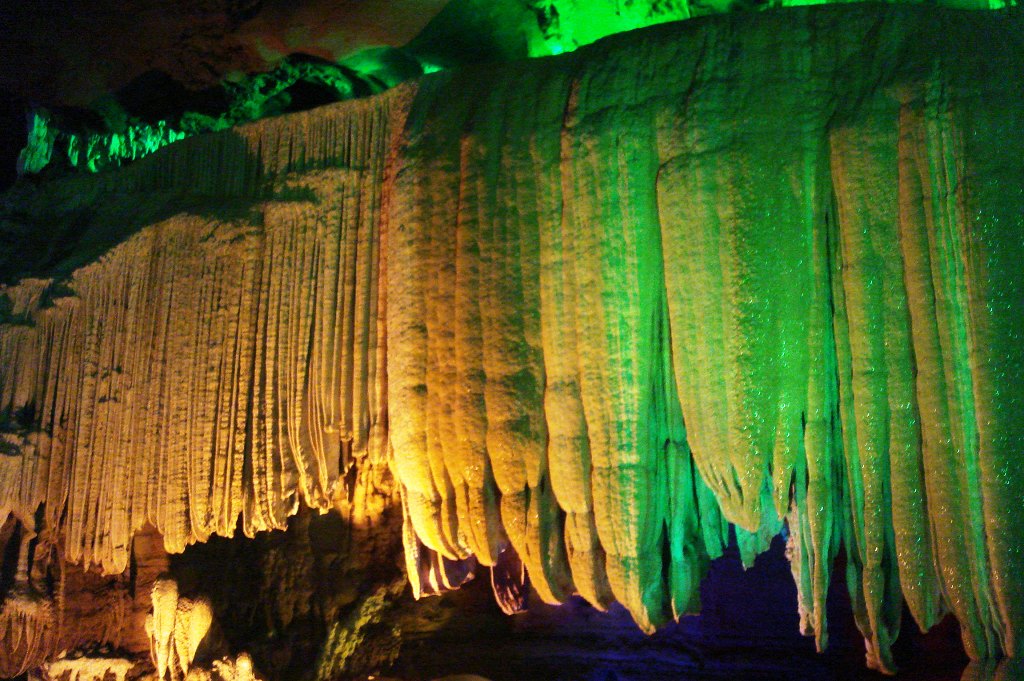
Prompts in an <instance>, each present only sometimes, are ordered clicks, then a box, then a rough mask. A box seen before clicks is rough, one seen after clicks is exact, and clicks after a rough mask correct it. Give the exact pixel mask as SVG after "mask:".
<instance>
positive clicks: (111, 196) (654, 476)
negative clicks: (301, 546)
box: [0, 7, 1024, 670]
mask: <svg viewBox="0 0 1024 681" xmlns="http://www.w3.org/2000/svg"><path fill="white" fill-rule="evenodd" d="M1022 29H1024V17H1022V15H1021V14H1020V13H1019V12H1016V11H1009V12H996V13H971V12H955V11H950V10H935V9H931V10H925V9H924V8H920V9H919V8H904V7H843V8H823V9H813V10H812V9H793V10H787V11H784V12H773V13H765V14H758V15H728V16H722V17H717V18H714V20H702V21H699V22H689V23H686V24H671V25H664V26H660V27H655V28H652V29H648V30H645V31H642V32H636V33H632V34H627V35H623V36H618V37H615V38H612V39H609V40H605V41H602V42H600V43H598V44H596V45H594V46H593V47H591V48H586V49H582V50H580V51H578V52H575V53H572V54H569V55H563V56H562V57H558V58H549V59H542V60H533V61H524V62H516V63H512V64H509V65H506V66H503V67H500V68H498V67H475V68H470V69H465V70H461V71H453V72H441V73H437V74H433V75H430V76H427V77H424V78H423V79H421V80H420V81H419V82H417V83H413V84H407V85H403V86H400V87H398V88H395V89H393V90H390V91H389V92H387V93H385V94H383V95H380V96H377V97H373V98H369V99H365V100H360V101H356V102H351V103H347V104H341V105H335V106H330V107H325V108H321V109H316V110H313V111H310V112H306V113H301V114H296V115H292V116H287V117H281V118H276V119H270V120H267V121H263V122H260V123H257V124H253V125H250V126H244V127H240V128H237V129H234V130H232V131H228V132H226V133H221V134H217V135H208V136H202V137H196V138H191V139H189V140H185V141H183V142H180V143H178V144H175V145H172V146H170V147H168V148H167V149H166V150H164V151H161V152H160V153H157V154H154V155H153V156H152V157H150V158H147V159H145V160H143V161H141V162H138V163H136V164H134V165H132V166H130V167H128V168H125V169H122V170H119V171H117V172H111V173H104V174H100V175H97V176H93V177H77V178H70V179H68V180H66V181H63V182H62V183H58V184H52V185H49V186H42V187H40V188H38V189H36V190H29V189H26V188H24V187H23V188H21V189H20V190H18V192H20V193H12V194H10V195H8V198H7V199H6V208H5V216H4V220H5V225H6V226H5V228H4V238H5V240H6V241H7V242H8V243H10V244H12V245H13V247H12V249H9V250H8V255H7V256H6V262H5V264H4V266H5V268H6V271H7V272H8V273H9V277H15V278H17V277H24V276H26V275H28V274H31V275H33V278H22V279H21V280H20V281H18V282H17V283H12V284H11V285H9V286H7V287H5V288H3V289H0V294H2V296H3V308H2V309H3V324H2V325H0V354H2V356H3V358H4V362H3V364H2V365H0V415H2V419H3V426H2V429H3V440H2V444H0V446H2V448H3V450H2V451H3V456H2V457H0V481H2V486H3V491H4V495H3V498H2V501H0V503H2V505H0V517H6V516H8V515H11V516H12V517H13V518H14V519H16V522H15V523H14V524H15V525H16V526H17V527H16V528H15V530H12V531H11V533H10V535H9V536H10V537H11V541H14V539H17V541H18V542H19V543H18V545H17V546H16V547H15V548H11V549H9V553H11V554H12V555H15V554H16V556H17V560H16V561H14V562H15V563H16V569H14V570H12V571H11V575H10V576H9V577H8V578H6V581H5V583H4V588H5V595H4V598H5V600H4V606H3V607H4V609H3V612H2V613H0V622H2V624H3V626H5V627H8V628H11V627H15V628H16V627H18V626H22V628H23V629H24V631H25V632H26V634H25V638H24V639H23V640H25V641H26V642H30V643H31V644H32V645H31V646H30V648H29V647H25V648H17V649H11V650H8V651H6V653H7V656H8V657H18V656H19V655H20V656H21V663H18V662H17V661H16V660H15V661H10V662H9V666H8V667H7V668H9V669H18V668H23V667H27V666H32V665H34V664H38V663H39V662H40V661H42V660H43V659H45V658H46V656H47V655H48V654H50V653H51V652H53V648H52V646H51V647H49V648H48V647H47V646H46V645H42V644H41V643H40V641H44V640H45V637H46V636H47V634H46V631H47V627H49V626H51V625H50V624H48V622H51V621H55V620H53V618H55V617H57V616H58V613H59V611H60V608H61V600H60V599H57V598H55V596H54V588H53V583H54V580H53V579H52V578H47V576H46V575H47V573H46V571H47V569H50V570H58V569H59V568H57V567H52V566H53V565H56V564H58V563H60V562H62V561H67V562H72V563H81V564H83V565H85V566H87V567H88V566H94V567H96V568H98V569H100V570H102V571H104V572H106V573H110V574H117V573H122V572H124V571H126V570H127V569H128V568H129V556H130V549H131V546H132V538H133V536H135V534H136V533H137V532H139V531H140V529H142V528H144V527H146V526H147V525H152V526H153V527H154V528H155V529H156V530H157V531H158V532H159V533H160V535H161V536H162V538H163V542H164V545H165V547H166V549H167V550H168V551H170V552H180V551H182V550H183V549H184V548H185V547H186V546H188V545H190V544H193V543H196V542H205V541H207V540H208V539H209V538H210V537H211V536H213V535H225V536H230V535H232V534H233V533H235V531H236V528H237V529H238V530H240V531H241V532H243V533H244V534H245V535H247V536H253V535H254V534H255V533H257V532H260V531H263V530H273V529H282V528H284V527H285V526H286V524H287V522H288V518H289V517H290V516H292V515H293V514H295V513H296V512H297V511H298V510H299V509H300V507H304V506H305V507H310V508H313V509H321V510H327V509H330V508H344V509H348V510H347V511H346V512H348V513H350V514H354V515H352V517H353V518H354V520H353V526H354V527H367V526H372V525H373V524H374V523H375V522H377V519H379V518H381V517H383V516H384V515H386V509H387V508H389V507H398V505H400V508H401V511H402V516H403V517H404V529H403V531H402V538H403V541H404V544H405V556H406V565H407V571H408V576H409V579H410V581H411V582H412V583H413V589H414V591H415V592H416V593H417V594H426V593H433V592H438V591H443V590H445V589H450V588H455V587H457V586H458V585H459V584H461V583H462V582H463V581H464V580H465V579H467V578H468V577H469V576H470V575H471V574H473V573H474V572H480V571H481V569H482V567H481V566H483V567H486V566H493V565H497V566H499V569H498V571H496V573H495V574H496V578H495V579H494V580H493V584H494V587H495V591H496V593H497V594H498V595H499V600H500V601H501V602H502V603H503V604H504V605H508V606H509V607H513V606H515V604H516V603H517V602H518V601H519V600H521V598H522V596H521V592H522V588H523V582H524V580H526V579H527V578H528V580H529V582H530V584H531V585H532V588H533V589H534V590H535V591H536V592H537V594H538V595H539V596H540V597H541V598H542V599H543V600H545V601H548V602H553V603H554V602H561V601H564V600H566V599H568V598H569V597H571V596H572V595H573V594H576V593H578V594H580V595H581V596H582V597H583V598H585V599H586V600H587V601H589V602H590V603H591V604H592V605H593V606H595V607H597V608H606V607H608V606H610V605H611V604H612V603H614V602H616V601H617V602H618V603H621V604H622V605H623V606H625V608H626V609H627V610H628V611H629V613H630V614H631V615H632V617H633V618H634V619H635V621H636V622H637V624H639V625H640V627H641V628H642V629H644V630H647V631H653V630H654V629H655V628H657V627H658V626H660V625H662V624H665V623H666V622H669V621H671V620H673V619H676V618H679V617H681V616H682V615H684V614H686V613H691V612H695V611H697V610H698V609H699V589H698V587H699V584H700V581H701V578H702V577H703V575H704V574H705V572H706V570H707V566H708V564H709V561H710V560H712V559H714V558H716V557H718V556H720V555H721V554H722V553H723V550H724V548H725V546H726V545H727V543H728V541H727V540H728V537H729V532H730V528H731V527H732V528H735V533H736V537H737V542H738V546H739V550H740V554H741V556H742V557H743V560H744V561H745V562H747V563H751V562H752V561H753V559H754V557H755V556H756V555H757V554H759V553H761V552H763V551H765V550H766V549H767V548H768V546H769V544H770V542H771V540H772V538H773V537H775V536H776V535H778V534H779V532H780V531H783V530H785V532H786V534H787V536H788V542H789V544H788V554H789V557H790V560H791V564H792V573H793V576H794V579H795V581H796V585H797V590H798V602H799V613H800V626H801V630H802V631H803V632H804V633H806V634H808V635H814V636H816V637H817V641H818V643H819V645H820V646H824V645H825V644H826V631H827V629H826V622H825V616H824V613H825V609H824V603H825V597H826V594H827V592H828V587H829V584H830V583H831V581H832V580H833V579H845V581H846V585H847V587H848V588H849V590H850V594H851V600H852V605H853V613H854V616H855V618H856V620H857V624H858V627H859V629H860V631H861V632H862V634H863V635H864V638H865V641H866V644H867V662H868V664H869V666H872V667H875V668H878V669H884V670H892V669H893V666H894V665H893V661H892V657H891V654H890V646H891V644H892V643H893V641H894V640H895V638H896V636H897V634H898V631H899V628H900V626H901V622H900V619H901V605H902V603H903V601H904V600H905V601H906V603H907V605H908V608H909V611H910V613H911V614H912V615H913V618H914V620H915V621H916V623H917V624H918V625H919V626H921V627H923V628H928V627H930V626H932V625H933V624H934V623H935V622H936V621H938V619H939V618H940V617H941V615H943V614H944V613H945V612H947V611H950V612H952V613H953V614H954V615H955V616H956V619H957V620H958V621H959V622H960V624H961V627H962V632H963V639H964V645H965V648H966V650H967V652H968V654H969V655H970V656H971V657H972V658H976V659H985V658H995V657H999V656H1003V655H1007V656H1014V655H1018V654H1020V645H1021V643H1020V640H1019V631H1020V627H1021V626H1022V622H1024V613H1022V609H1024V593H1022V585H1021V583H1020V582H1019V580H1018V579H1017V575H1019V574H1020V573H1021V572H1022V570H1024V553H1022V552H1021V549H1020V546H1021V545H1022V540H1024V526H1022V523H1021V520H1020V514H1019V509H1020V508H1021V506H1022V504H1024V475H1021V474H1020V472H1019V471H1018V470H1017V468H1018V466H1017V465H1016V464H1017V462H1018V461H1019V451H1020V449H1021V445H1022V444H1024V432H1022V429H1024V424H1022V422H1021V421H1020V419H1019V417H1018V413H1019V411H1020V408H1021V406H1022V404H1021V403H1022V398H1024V346H1022V345H1021V338H1022V334H1024V314H1021V313H1022V311H1024V274H1022V271H1021V268H1020V262H1021V260H1022V257H1024V210H1022V208H1024V188H1022V187H1024V177H1022V175H1024V165H1022V163H1021V159H1024V135H1022V134H1021V132H1022V131H1024V91H1022V88H1024V83H1021V81H1020V80H1019V79H1018V78H1016V77H1015V76H1014V74H1018V73H1020V72H1021V68H1022V66H1024V51H1022V45H1021V40H1020V36H1021V35H1022V34H1024V33H1022ZM14 247H16V248H14ZM387 469H390V471H392V472H393V475H394V478H395V480H396V482H397V487H396V488H395V490H394V493H392V491H390V488H388V486H387V484H385V483H380V481H382V480H384V471H386V470H387ZM378 483H379V484H383V485H384V488H385V491H384V492H381V491H380V489H379V488H378ZM396 532H397V530H396ZM840 550H843V551H844V552H845V557H846V560H845V562H844V565H845V569H844V574H833V565H834V560H835V558H836V556H837V554H838V553H839V551H840ZM12 564H13V563H12ZM48 565H50V566H51V567H49V568H47V566H48ZM8 613H10V614H8ZM48 617H49V618H50V619H47V618H48ZM18 618H20V619H18ZM19 623H22V624H19ZM904 624H905V625H908V626H909V625H910V623H904ZM27 645H28V644H27V643H26V646H27ZM19 651H20V652H19Z"/></svg>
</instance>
